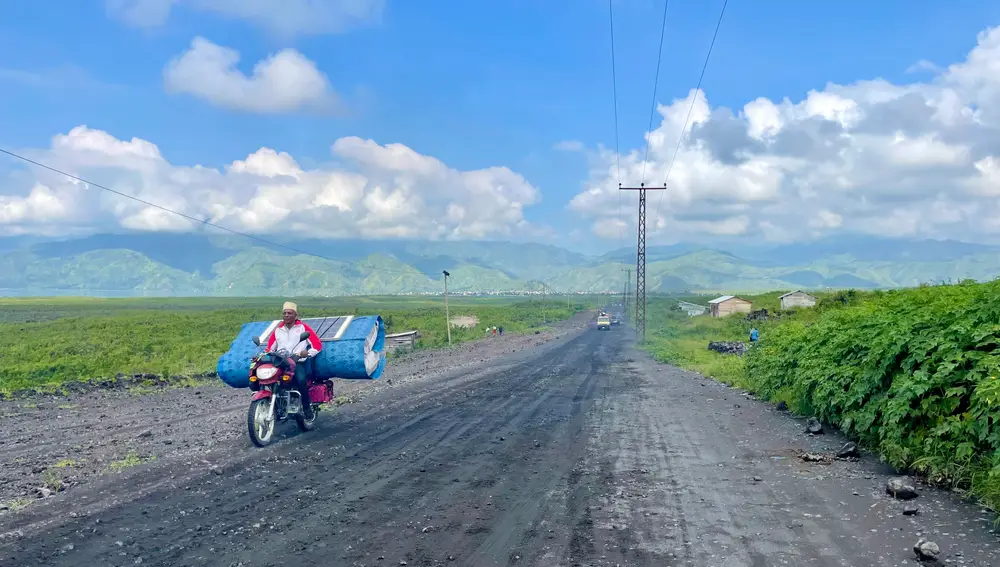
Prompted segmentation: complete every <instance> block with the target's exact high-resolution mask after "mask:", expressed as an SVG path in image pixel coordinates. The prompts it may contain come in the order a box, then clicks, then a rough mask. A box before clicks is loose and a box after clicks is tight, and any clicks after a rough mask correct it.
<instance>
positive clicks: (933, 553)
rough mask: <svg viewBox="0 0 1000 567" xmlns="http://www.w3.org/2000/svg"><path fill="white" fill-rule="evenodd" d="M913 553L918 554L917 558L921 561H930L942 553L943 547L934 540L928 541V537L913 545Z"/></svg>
mask: <svg viewBox="0 0 1000 567" xmlns="http://www.w3.org/2000/svg"><path fill="white" fill-rule="evenodd" d="M913 553H915V554H916V555H917V559H919V560H921V561H929V560H933V559H937V557H938V555H941V548H940V547H938V544H936V543H934V542H933V541H927V540H926V539H921V540H920V541H918V542H917V544H916V545H914V546H913Z"/></svg>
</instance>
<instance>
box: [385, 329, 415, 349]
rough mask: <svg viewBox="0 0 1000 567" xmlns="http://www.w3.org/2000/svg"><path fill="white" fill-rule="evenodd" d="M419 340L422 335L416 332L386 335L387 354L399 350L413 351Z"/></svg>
mask: <svg viewBox="0 0 1000 567" xmlns="http://www.w3.org/2000/svg"><path fill="white" fill-rule="evenodd" d="M418 338H420V334H419V333H418V332H416V331H406V332H405V333H393V334H391V335H386V336H385V350H386V352H392V351H394V350H396V349H398V348H405V349H408V350H412V349H413V347H415V346H416V344H417V339H418Z"/></svg>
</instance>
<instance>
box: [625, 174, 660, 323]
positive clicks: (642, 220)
mask: <svg viewBox="0 0 1000 567" xmlns="http://www.w3.org/2000/svg"><path fill="white" fill-rule="evenodd" d="M666 188H667V184H666V183H664V184H663V187H646V184H645V183H642V184H640V185H639V186H638V187H622V186H621V184H619V185H618V190H619V191H638V192H639V222H638V229H639V230H638V233H639V235H638V241H637V245H636V256H635V334H636V335H639V340H640V341H645V340H646V191H647V190H649V191H663V190H665V189H666Z"/></svg>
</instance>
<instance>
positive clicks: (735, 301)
mask: <svg viewBox="0 0 1000 567" xmlns="http://www.w3.org/2000/svg"><path fill="white" fill-rule="evenodd" d="M708 307H709V309H711V310H712V317H726V316H729V315H732V314H733V313H749V312H750V311H751V310H752V307H753V303H750V302H749V301H747V300H745V299H740V298H739V297H736V296H735V295H723V296H722V297H716V298H715V299H713V300H712V301H709V302H708Z"/></svg>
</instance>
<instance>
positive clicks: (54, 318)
mask: <svg viewBox="0 0 1000 567" xmlns="http://www.w3.org/2000/svg"><path fill="white" fill-rule="evenodd" d="M298 303H299V305H300V308H301V310H302V315H303V316H304V317H310V316H321V315H371V314H378V315H381V316H382V317H383V319H384V320H385V323H386V329H387V331H388V332H390V333H393V332H402V331H409V330H414V329H415V330H418V331H419V332H420V335H421V339H420V341H419V342H418V345H419V347H420V348H427V347H439V346H443V345H446V344H447V328H446V326H445V321H444V304H443V301H442V299H440V298H429V299H409V298H400V297H394V298H393V297H386V298H367V297H366V298H309V299H301V300H299V302H298ZM280 306H281V300H279V299H275V298H263V299H260V298H258V299H249V298H233V299H221V298H185V299H80V298H74V299H66V298H63V299H37V298H29V299H4V300H0V314H2V315H0V318H2V319H0V393H11V392H14V391H18V390H25V389H43V390H44V389H52V388H55V387H58V386H60V385H62V384H64V383H66V382H74V381H86V380H91V379H106V378H113V377H114V376H116V375H119V374H125V375H132V374H154V375H157V376H162V377H190V376H201V375H205V374H209V373H211V372H214V371H215V366H216V363H217V361H218V359H219V356H220V355H221V354H222V353H223V352H225V351H226V349H228V348H229V345H230V343H231V342H232V340H233V337H235V336H236V334H237V333H238V332H239V329H240V327H241V326H242V325H243V324H244V323H246V322H248V321H261V320H269V319H274V318H277V317H278V316H279V315H280ZM582 308H583V304H582V303H580V300H578V299H573V300H572V301H570V300H566V299H559V298H554V299H550V300H548V301H544V302H543V301H525V300H520V301H516V300H512V299H479V300H470V299H465V298H458V299H457V300H452V301H450V311H451V316H452V319H453V320H454V319H455V318H456V317H462V316H465V317H475V318H476V319H478V321H479V323H478V325H477V327H475V328H458V327H453V328H452V333H451V336H452V341H453V342H461V341H467V340H471V339H474V338H479V337H482V336H484V334H485V328H486V326H488V325H489V326H493V325H496V326H501V325H502V326H503V327H504V331H505V332H510V333H523V332H528V331H531V330H534V329H539V328H542V327H544V326H545V323H546V322H554V321H558V320H561V319H566V318H568V317H569V316H571V315H572V314H573V313H575V312H577V311H578V310H580V309H582ZM178 380H180V379H178Z"/></svg>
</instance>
